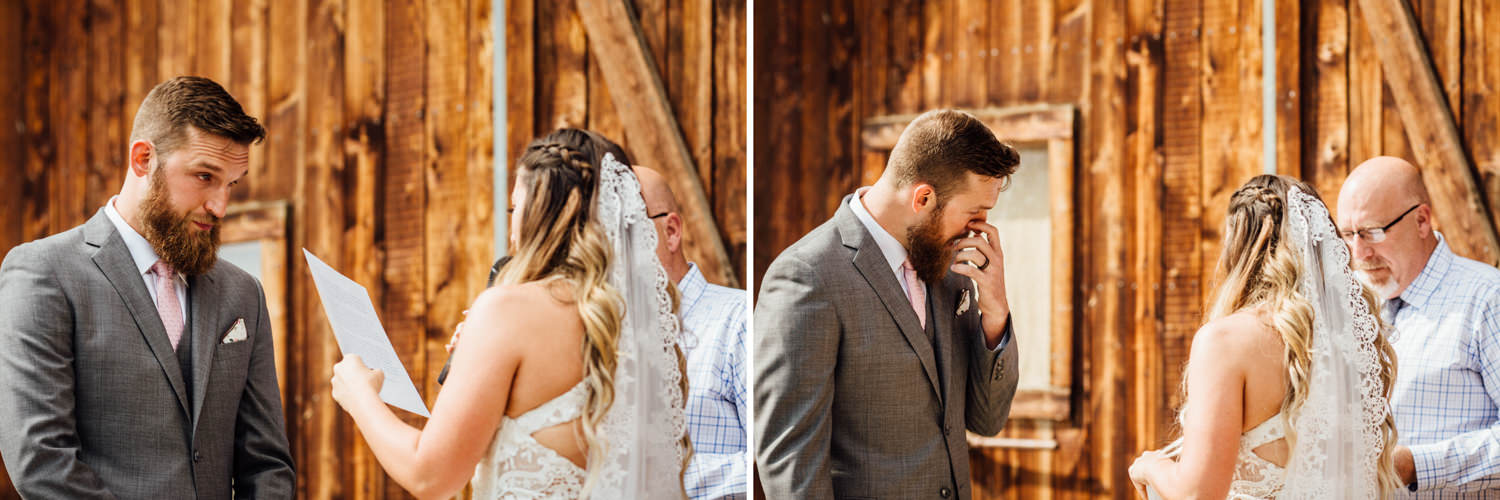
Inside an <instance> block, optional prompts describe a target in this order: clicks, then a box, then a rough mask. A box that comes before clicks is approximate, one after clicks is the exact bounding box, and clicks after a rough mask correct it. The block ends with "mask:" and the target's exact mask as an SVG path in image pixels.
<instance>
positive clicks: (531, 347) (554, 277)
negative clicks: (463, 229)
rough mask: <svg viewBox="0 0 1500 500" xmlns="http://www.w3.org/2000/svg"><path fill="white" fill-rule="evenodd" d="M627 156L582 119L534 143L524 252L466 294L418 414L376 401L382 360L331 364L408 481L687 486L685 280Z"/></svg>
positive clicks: (428, 492)
mask: <svg viewBox="0 0 1500 500" xmlns="http://www.w3.org/2000/svg"><path fill="white" fill-rule="evenodd" d="M608 151H614V152H616V153H617V154H618V157H617V155H616V154H611V153H607V152H608ZM622 161H623V162H628V160H627V159H625V158H624V155H623V152H622V151H620V149H619V147H618V146H615V145H614V144H613V143H611V142H609V141H608V140H606V139H604V138H603V137H602V136H599V135H598V134H595V133H593V132H589V131H583V130H576V129H563V130H558V131H556V132H553V133H552V134H550V135H548V136H546V137H544V138H541V139H538V140H536V141H533V142H532V143H531V145H529V146H528V147H527V148H526V151H525V153H524V154H523V155H522V156H521V159H520V161H519V162H518V169H517V174H516V185H515V188H514V190H513V191H512V192H511V200H512V202H513V203H514V207H515V208H514V209H513V211H512V214H511V224H510V227H511V234H510V241H511V243H512V246H511V248H512V249H513V250H514V258H513V259H512V260H511V261H510V263H509V264H508V265H507V266H506V267H505V268H504V269H503V270H502V271H501V274H500V276H499V278H498V280H497V281H496V285H495V286H494V287H493V288H490V289H488V290H485V291H484V292H483V293H481V294H480V295H479V297H478V298H476V299H475V300H474V303H473V304H472V305H471V306H470V307H469V314H468V318H467V321H465V323H464V325H463V330H464V331H463V348H462V349H455V350H454V351H453V359H452V367H451V370H450V372H449V373H450V375H449V377H448V379H447V381H446V384H445V385H444V386H443V390H442V392H441V393H439V395H438V398H437V401H436V403H435V404H434V406H433V409H432V418H431V419H430V420H429V421H428V422H427V425H426V426H425V427H424V428H423V429H420V430H418V429H415V428H413V427H411V426H409V425H407V424H405V423H404V422H402V421H401V420H400V419H399V418H397V417H396V415H394V414H393V413H392V411H391V410H390V409H389V408H388V407H387V406H386V405H385V403H383V402H381V400H380V397H379V395H378V393H379V390H380V386H381V382H382V375H381V373H380V372H379V371H375V370H371V369H369V368H367V367H365V365H364V364H363V362H362V361H361V360H360V359H359V358H358V357H356V356H350V357H348V358H346V359H344V360H343V361H341V362H340V363H339V364H338V365H336V366H334V376H333V382H332V385H333V397H334V399H336V400H337V401H338V403H339V405H340V406H342V407H343V408H344V409H345V410H346V411H348V412H349V415H350V416H351V417H353V419H354V422H355V424H356V425H358V427H359V430H360V432H361V433H362V434H363V435H364V438H365V441H367V442H368V443H369V445H370V449H371V451H373V452H374V454H375V457H376V459H378V460H379V461H380V464H381V466H382V467H384V468H385V470H386V472H387V473H389V474H390V476H391V477H392V478H393V479H394V480H395V481H396V482H397V483H400V484H401V486H402V487H404V488H406V489H407V490H409V491H410V492H411V493H412V494H414V495H416V496H417V497H419V498H448V497H452V496H453V495H455V494H457V493H458V492H460V491H461V490H462V489H463V487H464V485H465V484H466V483H468V482H469V481H470V479H471V478H472V481H473V486H474V497H475V498H486V499H488V498H525V499H534V498H538V499H539V498H580V497H592V498H611V499H613V498H621V499H627V498H684V497H685V494H684V491H683V486H682V472H683V467H684V464H685V463H686V460H687V456H688V453H689V448H688V447H687V442H686V439H687V438H686V432H685V425H686V424H685V417H684V416H683V393H684V392H685V387H686V383H687V381H686V377H685V376H684V375H683V373H682V371H681V370H682V360H681V354H680V352H679V351H678V349H677V344H676V342H677V334H678V328H679V326H678V322H677V317H676V314H675V310H676V295H675V290H674V289H673V288H671V287H670V285H669V283H668V281H667V277H666V273H665V271H663V269H662V267H661V264H660V263H659V262H658V261H657V259H656V253H655V251H656V232H655V228H654V227H653V226H652V224H651V221H650V220H648V219H647V218H646V212H645V205H644V203H643V202H642V199H641V194H640V184H639V183H638V182H637V180H636V179H635V176H634V174H633V173H632V172H631V170H630V168H629V167H627V166H626V163H622ZM467 471H473V472H472V473H469V472H467Z"/></svg>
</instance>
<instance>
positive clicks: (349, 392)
mask: <svg viewBox="0 0 1500 500" xmlns="http://www.w3.org/2000/svg"><path fill="white" fill-rule="evenodd" d="M330 384H331V385H332V386H333V389H332V392H333V400H334V401H336V402H338V404H339V406H340V407H342V408H343V409H344V410H345V411H350V410H352V409H353V408H356V407H359V406H362V405H365V404H369V403H371V402H374V403H378V404H382V405H383V404H385V403H384V402H382V401H380V387H381V386H382V385H384V384H385V373H384V372H382V371H380V370H376V369H373V368H370V367H368V366H365V362H364V360H362V359H360V358H359V355H358V354H350V355H348V356H345V357H344V359H343V360H342V361H339V362H338V364H336V365H333V380H331V381H330Z"/></svg>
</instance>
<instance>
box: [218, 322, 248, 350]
mask: <svg viewBox="0 0 1500 500" xmlns="http://www.w3.org/2000/svg"><path fill="white" fill-rule="evenodd" d="M241 340H245V318H240V319H236V320H234V326H231V327H229V333H227V334H224V341H223V342H222V343H224V344H233V343H235V342H239V341H241Z"/></svg>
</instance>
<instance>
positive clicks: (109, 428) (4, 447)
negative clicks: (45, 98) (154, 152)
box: [0, 210, 295, 500]
mask: <svg viewBox="0 0 1500 500" xmlns="http://www.w3.org/2000/svg"><path fill="white" fill-rule="evenodd" d="M188 297H189V298H188V314H189V316H188V318H189V320H188V323H187V326H186V327H185V328H184V330H185V331H184V337H185V340H188V341H189V343H188V344H185V347H186V348H188V349H189V350H191V358H190V359H191V365H190V366H191V367H192V377H191V378H190V379H189V380H184V378H185V377H184V376H183V370H182V368H181V367H180V366H181V365H180V364H179V362H178V354H176V353H175V352H174V351H173V349H172V344H171V341H170V340H168V339H167V334H166V330H165V328H164V327H163V326H162V322H161V318H160V316H158V315H157V312H156V306H155V305H154V303H153V302H152V301H151V297H150V295H148V292H147V289H146V284H145V282H144V281H143V280H142V279H141V277H140V276H139V275H138V274H137V273H136V266H135V263H134V261H133V260H132V259H131V257H130V251H129V249H127V248H126V246H125V241H124V240H123V239H121V238H120V235H119V233H118V232H117V231H116V229H115V226H114V224H112V223H110V221H109V219H108V218H107V217H106V216H105V215H104V211H103V210H100V211H99V212H98V213H96V214H95V215H94V217H93V218H91V219H89V221H88V222H87V223H85V224H84V225H82V226H79V227H75V228H73V229H70V230H68V231H66V232H63V233H60V234H57V235H53V236H50V237H47V238H44V239H41V240H37V241H33V242H30V243H26V244H23V245H21V246H18V247H16V248H15V249H13V250H11V251H10V253H9V254H8V255H6V257H5V262H4V264H0V457H3V458H4V460H5V468H6V470H7V471H9V473H10V476H11V480H12V481H13V482H14V483H15V486H16V488H17V489H18V490H19V491H20V492H21V495H22V496H24V497H27V498H46V499H51V498H141V499H150V500H165V499H180V498H214V499H218V498H229V497H230V495H231V492H232V493H233V495H234V496H236V497H239V498H292V496H293V494H294V493H293V492H294V489H295V476H294V474H293V471H292V458H291V453H290V452H289V450H288V447H287V440H286V434H285V431H284V426H283V423H282V413H281V400H280V396H279V391H278V389H277V387H276V366H275V358H274V349H273V345H272V340H271V325H270V320H269V319H268V315H267V313H266V300H265V294H264V292H262V291H261V289H260V283H259V282H257V281H256V280H255V279H254V278H252V277H251V276H250V275H249V274H246V273H245V272H244V271H242V270H240V269H239V268H237V267H234V266H233V265H231V264H229V263H228V262H225V261H223V260H220V261H219V262H218V263H217V264H215V265H214V268H213V271H211V272H209V273H208V274H206V275H203V276H198V277H194V278H190V279H189V281H188ZM241 318H243V319H244V321H245V328H246V332H247V334H248V335H247V338H246V339H245V340H244V341H240V342H235V343H230V344H223V343H221V341H222V339H223V338H224V336H225V334H227V333H229V330H230V328H231V327H232V326H233V325H234V323H235V321H236V320H238V319H241ZM189 335H190V336H191V339H186V337H187V336H189ZM189 388H191V390H189Z"/></svg>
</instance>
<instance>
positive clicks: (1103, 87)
mask: <svg viewBox="0 0 1500 500" xmlns="http://www.w3.org/2000/svg"><path fill="white" fill-rule="evenodd" d="M1123 3H1124V2H1123V1H1116V2H1095V3H1093V5H1092V6H1091V9H1093V10H1092V12H1091V13H1090V18H1089V24H1090V26H1091V33H1092V37H1093V43H1094V46H1093V47H1092V50H1091V52H1090V54H1089V69H1088V78H1089V81H1088V91H1087V99H1088V104H1087V106H1088V109H1087V113H1088V115H1087V116H1088V118H1086V119H1084V129H1085V135H1084V138H1083V140H1084V144H1085V147H1086V148H1087V150H1088V151H1089V153H1088V156H1087V157H1086V158H1085V160H1084V163H1082V165H1084V166H1086V168H1085V169H1084V170H1083V171H1082V172H1081V173H1080V175H1079V180H1080V183H1081V184H1082V189H1080V192H1081V193H1082V199H1081V200H1080V205H1082V206H1088V207H1093V210H1095V211H1096V212H1095V214H1094V217H1092V220H1091V221H1090V222H1089V224H1088V225H1085V226H1084V227H1083V231H1082V232H1085V233H1088V234H1089V236H1088V238H1089V240H1088V243H1087V244H1088V247H1087V248H1089V249H1090V252H1089V254H1088V258H1087V259H1085V260H1086V261H1087V262H1088V264H1087V267H1085V268H1084V269H1085V271H1084V272H1085V274H1084V276H1085V280H1084V281H1083V284H1084V285H1085V286H1087V287H1089V288H1091V289H1092V293H1091V295H1090V298H1089V299H1087V302H1088V303H1089V305H1090V306H1091V307H1089V310H1087V311H1086V312H1085V315H1084V329H1085V331H1089V332H1095V333H1094V334H1091V335H1088V336H1086V337H1089V338H1099V339H1110V340H1109V341H1107V342H1098V343H1092V344H1087V345H1086V346H1085V347H1084V351H1083V352H1084V353H1085V354H1084V355H1085V356H1089V357H1090V358H1092V362H1093V364H1094V367H1095V368H1096V370H1097V371H1096V372H1095V373H1093V374H1091V376H1092V377H1093V378H1094V382H1095V383H1094V385H1093V387H1092V391H1091V392H1090V394H1089V401H1088V406H1087V408H1086V409H1085V410H1084V412H1083V413H1084V415H1086V417H1085V418H1084V420H1083V423H1084V425H1093V426H1094V427H1093V429H1092V434H1091V435H1090V436H1089V440H1090V443H1089V445H1088V448H1089V451H1088V452H1086V453H1088V454H1089V455H1090V459H1091V461H1092V462H1093V465H1094V467H1096V468H1097V472H1096V474H1097V479H1098V481H1099V483H1100V486H1101V487H1103V488H1104V489H1106V490H1109V491H1118V490H1124V489H1128V488H1130V480H1129V478H1128V477H1127V476H1126V474H1125V471H1126V467H1127V466H1128V465H1129V463H1128V462H1129V461H1130V457H1131V455H1132V454H1134V453H1135V452H1136V450H1135V449H1134V448H1133V447H1132V445H1131V443H1130V437H1129V436H1128V434H1127V432H1126V429H1127V428H1128V426H1129V425H1130V421H1129V420H1128V419H1127V420H1126V421H1124V422H1123V424H1124V425H1119V421H1118V420H1117V417H1114V416H1117V415H1127V411H1126V410H1127V407H1126V405H1125V398H1126V397H1127V395H1128V393H1129V383H1128V382H1129V380H1128V377H1130V375H1131V374H1130V373H1128V372H1126V366H1125V359H1126V358H1127V356H1128V353H1127V352H1126V350H1125V344H1124V342H1121V341H1119V340H1117V339H1121V338H1124V336H1125V334H1126V332H1125V330H1126V328H1127V325H1129V322H1130V317H1131V315H1132V314H1133V311H1132V310H1131V309H1130V308H1129V305H1128V304H1126V301H1127V300H1128V299H1127V297H1126V294H1125V288H1126V287H1127V286H1128V284H1127V280H1128V279H1129V276H1128V274H1129V273H1128V271H1127V270H1126V269H1125V265H1126V263H1127V262H1129V261H1130V260H1129V259H1130V252H1131V249H1130V248H1128V247H1127V245H1126V239H1125V231H1126V228H1127V227H1129V224H1130V223H1131V219H1130V216H1129V215H1130V214H1131V210H1132V209H1131V205H1130V202H1131V200H1129V199H1127V197H1128V194H1129V193H1128V192H1127V191H1126V190H1125V185H1124V184H1125V181H1124V179H1123V178H1124V177H1126V176H1127V175H1128V174H1126V172H1124V160H1123V158H1122V156H1123V155H1124V152H1125V151H1126V148H1125V134H1126V130H1125V129H1126V127H1127V126H1128V125H1127V120H1128V117H1127V116H1126V115H1125V112H1124V107H1123V106H1120V105H1119V104H1120V103H1122V102H1123V100H1124V98H1125V88H1124V77H1125V54H1124V36H1125V33H1124V31H1125V19H1126V12H1125V11H1124V9H1125V6H1124V5H1123ZM1106 415H1108V416H1109V417H1105V416H1106ZM1127 416H1128V415H1127ZM1095 418H1099V419H1101V420H1105V421H1114V422H1116V424H1114V425H1104V424H1102V423H1101V424H1093V423H1092V422H1094V419H1095Z"/></svg>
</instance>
